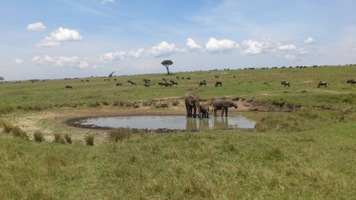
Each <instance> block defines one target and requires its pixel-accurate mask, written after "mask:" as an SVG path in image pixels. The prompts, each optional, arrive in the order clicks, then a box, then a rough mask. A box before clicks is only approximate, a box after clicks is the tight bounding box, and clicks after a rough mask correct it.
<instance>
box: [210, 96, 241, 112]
mask: <svg viewBox="0 0 356 200" xmlns="http://www.w3.org/2000/svg"><path fill="white" fill-rule="evenodd" d="M213 107H214V116H217V114H216V111H218V110H222V112H221V116H223V115H224V113H225V116H227V112H228V109H229V108H230V107H234V108H237V104H236V103H234V102H232V101H231V100H226V99H215V100H214V101H213Z"/></svg>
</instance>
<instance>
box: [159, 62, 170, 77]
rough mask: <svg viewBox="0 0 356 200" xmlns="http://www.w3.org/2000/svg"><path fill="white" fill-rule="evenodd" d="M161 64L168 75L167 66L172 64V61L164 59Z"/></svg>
mask: <svg viewBox="0 0 356 200" xmlns="http://www.w3.org/2000/svg"><path fill="white" fill-rule="evenodd" d="M161 64H162V65H163V66H165V67H166V69H167V74H168V75H169V74H170V73H169V66H170V65H173V62H172V61H171V60H164V61H162V62H161Z"/></svg>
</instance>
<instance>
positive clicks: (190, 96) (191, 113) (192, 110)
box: [184, 92, 201, 118]
mask: <svg viewBox="0 0 356 200" xmlns="http://www.w3.org/2000/svg"><path fill="white" fill-rule="evenodd" d="M184 100H185V108H186V109H187V117H194V118H196V116H197V109H198V113H199V114H198V117H199V118H200V115H201V110H200V103H199V97H198V96H197V95H196V94H195V93H193V92H188V93H187V94H186V95H185V96H184Z"/></svg>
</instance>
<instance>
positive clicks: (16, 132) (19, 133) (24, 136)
mask: <svg viewBox="0 0 356 200" xmlns="http://www.w3.org/2000/svg"><path fill="white" fill-rule="evenodd" d="M11 132H12V135H13V136H15V137H19V138H21V139H24V140H28V139H29V138H28V135H27V133H26V132H25V131H23V130H22V129H21V128H20V127H18V126H15V127H14V128H12V130H11Z"/></svg>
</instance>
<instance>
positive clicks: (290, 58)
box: [284, 54, 297, 61]
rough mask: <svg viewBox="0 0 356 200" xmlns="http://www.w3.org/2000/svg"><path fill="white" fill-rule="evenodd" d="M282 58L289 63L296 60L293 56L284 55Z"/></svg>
mask: <svg viewBox="0 0 356 200" xmlns="http://www.w3.org/2000/svg"><path fill="white" fill-rule="evenodd" d="M284 58H286V59H287V60H290V61H294V60H296V59H297V57H296V56H295V55H289V54H288V55H285V56H284Z"/></svg>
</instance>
